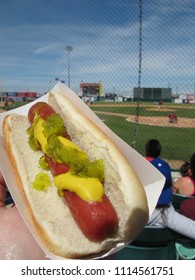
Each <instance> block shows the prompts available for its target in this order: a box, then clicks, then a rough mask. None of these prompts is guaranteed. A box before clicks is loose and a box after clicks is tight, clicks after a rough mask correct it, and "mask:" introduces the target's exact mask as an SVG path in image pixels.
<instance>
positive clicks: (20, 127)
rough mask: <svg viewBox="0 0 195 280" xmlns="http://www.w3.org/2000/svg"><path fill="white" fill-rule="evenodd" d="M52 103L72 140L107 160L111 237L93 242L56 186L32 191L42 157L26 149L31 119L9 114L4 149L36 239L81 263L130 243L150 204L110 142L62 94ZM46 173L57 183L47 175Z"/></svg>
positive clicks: (52, 98)
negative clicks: (114, 222) (113, 222)
mask: <svg viewBox="0 0 195 280" xmlns="http://www.w3.org/2000/svg"><path fill="white" fill-rule="evenodd" d="M49 104H50V105H51V106H52V107H53V108H54V110H55V111H56V112H57V113H60V115H61V117H62V118H63V119H64V123H65V126H66V128H67V130H68V133H69V135H70V136H71V139H72V141H73V142H75V143H76V144H77V145H78V146H80V147H81V148H82V150H84V151H85V152H86V153H87V154H88V156H89V158H90V159H91V160H94V159H98V158H103V159H104V163H105V175H106V176H105V177H106V178H105V184H104V187H105V193H106V195H107V196H108V197H109V199H110V200H111V202H112V204H113V206H114V208H115V209H116V212H117V215H118V218H119V227H118V231H117V233H116V235H115V236H113V237H112V238H108V239H106V240H104V241H102V242H92V241H89V240H88V239H87V238H86V237H85V236H84V235H83V233H82V232H81V231H80V229H79V228H78V226H77V224H76V223H75V222H74V220H73V218H72V216H71V214H70V212H69V209H68V208H67V206H66V205H65V203H64V201H63V200H62V199H60V198H59V196H58V194H57V191H56V188H55V187H51V188H49V189H48V190H47V191H46V192H40V191H36V190H35V189H33V188H32V187H31V182H32V181H33V180H34V177H35V175H36V174H38V173H39V172H40V168H39V167H38V161H39V158H40V156H41V155H42V152H34V151H33V150H32V149H31V148H30V146H29V144H28V134H27V132H26V129H27V128H28V127H29V126H30V123H29V121H28V118H27V117H26V116H21V115H9V116H7V117H6V118H5V119H4V122H3V135H4V141H5V146H6V149H7V152H8V156H9V158H10V162H11V164H12V166H13V168H14V171H15V174H16V179H17V183H18V185H19V187H20V188H21V191H22V192H23V194H24V197H25V199H26V203H27V205H28V209H29V211H30V213H31V217H32V220H33V222H34V224H35V226H36V229H37V232H38V235H39V236H40V237H41V239H42V241H43V242H44V244H45V245H46V246H47V247H48V248H49V250H51V251H52V252H53V253H54V254H56V255H59V256H62V257H65V258H81V257H85V256H88V255H92V254H98V253H100V252H102V251H107V250H109V249H111V248H113V247H115V246H116V244H117V243H121V242H124V243H129V242H130V241H132V240H133V239H134V238H135V237H136V236H137V235H138V234H139V233H140V231H141V230H142V229H143V227H144V225H145V224H146V222H147V220H148V206H147V199H146V195H145V191H144V188H143V186H142V184H141V182H140V180H139V178H138V177H137V175H136V174H135V172H134V170H133V169H132V167H131V166H130V165H129V163H128V161H127V160H126V158H125V157H124V155H123V154H122V153H121V151H120V150H119V148H118V147H117V146H116V145H115V144H114V143H113V142H112V141H111V139H109V138H108V137H107V135H106V134H105V133H104V132H103V131H102V130H100V129H99V128H98V127H97V126H96V125H95V124H94V123H93V122H91V121H90V120H89V119H88V118H86V117H85V116H83V115H82V113H81V112H79V111H78V110H77V109H76V108H75V106H74V105H73V104H72V103H71V102H70V101H69V100H68V99H67V98H66V97H65V96H64V95H61V94H57V93H54V94H53V93H50V95H49ZM48 174H49V176H50V177H51V180H53V178H52V176H51V173H50V172H49V171H48Z"/></svg>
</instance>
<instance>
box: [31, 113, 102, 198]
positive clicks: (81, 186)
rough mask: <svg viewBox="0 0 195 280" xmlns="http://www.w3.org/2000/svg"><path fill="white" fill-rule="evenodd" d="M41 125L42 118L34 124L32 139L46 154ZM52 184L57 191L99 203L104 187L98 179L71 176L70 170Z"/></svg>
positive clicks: (67, 143) (65, 142) (64, 141)
mask: <svg viewBox="0 0 195 280" xmlns="http://www.w3.org/2000/svg"><path fill="white" fill-rule="evenodd" d="M43 123H44V120H43V119H42V118H39V120H38V121H37V122H36V123H35V125H34V137H35V138H36V139H37V141H38V142H39V143H40V145H41V147H42V151H43V153H45V154H46V153H47V152H46V149H45V146H46V144H47V138H46V137H45V136H44V134H43V130H44V129H43V126H42V125H43ZM58 140H59V141H60V142H61V144H62V145H63V146H65V147H66V148H67V147H69V148H74V149H77V150H80V151H81V149H80V147H79V146H77V145H76V144H75V143H73V142H72V141H70V140H68V139H66V138H64V137H62V136H58ZM54 183H55V186H56V187H57V188H58V189H59V190H69V191H72V192H75V193H76V194H77V195H78V196H79V197H80V198H81V199H83V200H85V201H101V198H102V196H103V194H104V187H103V185H102V183H101V182H100V181H99V179H98V178H91V177H80V176H76V175H73V174H71V169H70V171H69V172H67V173H65V174H60V175H58V176H55V177H54Z"/></svg>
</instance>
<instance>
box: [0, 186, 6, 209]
mask: <svg viewBox="0 0 195 280" xmlns="http://www.w3.org/2000/svg"><path fill="white" fill-rule="evenodd" d="M5 197H6V186H5V185H2V184H0V208H1V207H5Z"/></svg>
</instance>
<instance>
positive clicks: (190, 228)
mask: <svg viewBox="0 0 195 280" xmlns="http://www.w3.org/2000/svg"><path fill="white" fill-rule="evenodd" d="M161 149H162V148H161V144H160V142H159V141H158V140H157V139H150V140H149V141H148V142H147V143H146V145H145V155H146V159H147V160H148V161H150V163H151V164H153V165H154V166H155V167H156V168H157V169H158V170H159V171H160V172H161V173H162V174H163V175H164V176H165V179H166V181H165V184H164V187H163V189H162V192H161V195H160V197H159V199H158V201H157V204H156V208H155V209H154V211H153V213H152V215H151V217H150V219H149V221H148V223H147V226H159V227H167V228H170V229H172V230H173V231H175V232H177V233H180V234H182V235H184V236H186V237H189V238H191V239H194V240H195V221H194V220H192V219H190V218H188V217H185V216H184V215H181V214H180V213H179V212H177V211H176V210H175V209H174V207H173V206H172V204H171V201H172V178H171V168H170V166H169V164H168V163H167V162H166V161H165V160H163V159H161V158H160V155H161Z"/></svg>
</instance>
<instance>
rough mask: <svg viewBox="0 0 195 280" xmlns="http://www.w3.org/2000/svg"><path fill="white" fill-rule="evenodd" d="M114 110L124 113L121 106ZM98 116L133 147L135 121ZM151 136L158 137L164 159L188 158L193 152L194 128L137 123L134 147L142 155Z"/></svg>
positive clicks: (194, 142) (194, 148)
mask: <svg viewBox="0 0 195 280" xmlns="http://www.w3.org/2000/svg"><path fill="white" fill-rule="evenodd" d="M95 110H96V109H95ZM134 111H135V109H134ZM190 111H191V110H190ZM115 112H120V113H124V112H121V108H119V109H118V108H117V110H116V108H115ZM97 115H98V113H97ZM158 115H159V114H158ZM98 116H99V117H100V119H103V120H104V123H105V124H106V125H107V126H108V127H109V128H111V129H112V130H113V131H114V132H115V133H116V134H117V135H118V136H119V137H121V138H122V139H123V140H124V141H125V142H127V143H128V144H129V145H130V146H132V147H134V145H133V141H134V134H135V129H136V125H135V123H130V122H128V121H126V119H125V118H124V117H117V116H109V115H103V114H99V115H98ZM151 138H155V139H158V140H159V141H160V142H161V144H162V153H161V156H162V157H163V158H166V159H172V160H188V159H189V158H190V156H191V155H192V153H193V152H195V129H194V128H178V127H177V128H173V127H157V126H149V125H142V124H138V130H137V134H136V141H135V149H136V150H137V151H138V152H139V153H141V154H142V155H144V147H145V143H146V142H147V141H148V140H149V139H151Z"/></svg>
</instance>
